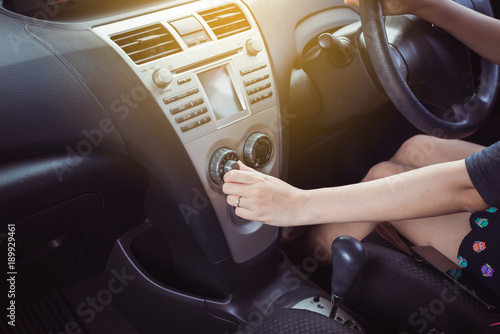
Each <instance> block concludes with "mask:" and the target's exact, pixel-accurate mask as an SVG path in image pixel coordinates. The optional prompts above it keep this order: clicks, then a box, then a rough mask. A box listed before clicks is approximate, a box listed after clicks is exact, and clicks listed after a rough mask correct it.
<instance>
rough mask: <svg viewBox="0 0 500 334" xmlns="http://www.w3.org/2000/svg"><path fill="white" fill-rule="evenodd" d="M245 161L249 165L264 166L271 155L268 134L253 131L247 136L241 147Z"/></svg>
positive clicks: (271, 149)
mask: <svg viewBox="0 0 500 334" xmlns="http://www.w3.org/2000/svg"><path fill="white" fill-rule="evenodd" d="M243 155H244V157H245V163H246V164H247V165H248V166H250V167H254V168H256V167H264V166H265V165H267V164H268V163H269V161H271V158H272V157H273V142H272V141H271V138H269V136H268V135H266V134H263V133H258V132H256V133H253V134H251V135H250V137H248V138H247V140H246V142H245V147H244V148H243Z"/></svg>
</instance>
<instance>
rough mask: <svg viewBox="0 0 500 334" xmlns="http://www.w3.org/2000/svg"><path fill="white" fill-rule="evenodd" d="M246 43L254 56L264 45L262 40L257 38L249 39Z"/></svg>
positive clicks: (248, 50)
mask: <svg viewBox="0 0 500 334" xmlns="http://www.w3.org/2000/svg"><path fill="white" fill-rule="evenodd" d="M245 45H246V47H247V52H248V53H249V54H250V55H252V56H256V55H257V54H258V53H259V52H261V51H262V49H263V47H264V46H263V45H262V41H261V40H260V39H257V38H251V39H249V40H248V41H247V42H246V44H245Z"/></svg>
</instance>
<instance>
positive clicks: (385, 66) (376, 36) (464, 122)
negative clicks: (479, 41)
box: [360, 0, 499, 139]
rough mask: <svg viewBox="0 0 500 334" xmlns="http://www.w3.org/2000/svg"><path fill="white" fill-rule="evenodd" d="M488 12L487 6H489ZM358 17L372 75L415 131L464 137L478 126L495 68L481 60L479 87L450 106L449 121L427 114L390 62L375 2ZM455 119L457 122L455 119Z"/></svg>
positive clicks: (369, 0)
mask: <svg viewBox="0 0 500 334" xmlns="http://www.w3.org/2000/svg"><path fill="white" fill-rule="evenodd" d="M490 10H491V7H490ZM360 16H361V24H362V29H363V34H364V37H365V43H366V48H367V51H368V55H369V57H370V60H371V62H372V66H373V68H374V70H375V73H376V75H377V76H378V79H379V81H380V83H381V85H382V86H383V87H384V89H385V91H386V93H387V95H388V96H389V98H390V99H391V101H392V102H393V104H394V105H395V107H396V108H397V109H398V110H399V111H400V112H401V114H402V115H403V116H404V117H405V118H406V119H408V121H410V123H412V124H413V125H414V126H415V127H416V128H418V129H419V130H421V131H422V132H424V133H426V134H429V135H432V136H435V137H440V138H450V139H455V138H464V137H466V136H468V135H470V134H472V133H474V132H475V131H476V130H477V129H479V127H480V126H481V125H482V123H483V121H484V120H485V119H486V117H487V116H488V114H489V113H490V111H491V110H492V107H493V105H494V102H495V99H496V95H497V92H498V84H497V82H498V77H499V66H498V65H497V64H494V63H492V62H490V61H488V60H486V59H482V60H481V74H480V78H481V80H480V84H479V86H478V88H477V90H476V92H475V94H474V96H472V97H471V98H470V99H469V100H467V101H466V102H465V103H464V104H462V105H453V106H450V109H449V112H450V114H451V115H453V120H451V117H450V120H446V119H441V118H439V117H437V116H435V115H434V114H433V113H432V112H431V111H429V110H428V109H427V108H426V107H425V106H424V105H423V104H422V103H421V102H420V101H419V100H418V99H417V98H416V97H415V94H414V93H413V92H412V91H411V89H410V87H409V85H408V83H407V82H406V78H404V77H403V75H402V74H401V73H400V68H399V67H398V66H397V64H396V62H395V61H394V59H393V57H392V54H391V50H390V46H389V42H388V39H387V34H386V31H385V23H384V18H383V12H382V5H381V3H380V1H379V0H362V1H361V2H360ZM457 118H458V120H457Z"/></svg>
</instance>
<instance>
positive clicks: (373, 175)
mask: <svg viewBox="0 0 500 334" xmlns="http://www.w3.org/2000/svg"><path fill="white" fill-rule="evenodd" d="M410 169H411V168H408V167H407V166H404V165H400V164H397V163H394V162H391V161H383V162H380V163H378V164H376V165H374V166H373V167H372V168H370V170H369V171H368V173H367V174H366V176H365V178H364V179H363V181H370V180H377V179H381V178H384V177H388V176H392V175H396V174H399V173H403V172H407V171H408V170H410Z"/></svg>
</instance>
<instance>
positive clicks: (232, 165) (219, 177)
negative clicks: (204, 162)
mask: <svg viewBox="0 0 500 334" xmlns="http://www.w3.org/2000/svg"><path fill="white" fill-rule="evenodd" d="M238 160H240V159H239V157H238V153H236V152H235V151H234V150H232V149H230V148H227V147H222V148H219V149H218V150H217V151H215V153H214V154H212V158H210V166H209V167H208V169H209V173H210V177H211V178H212V181H214V182H215V183H217V184H221V183H223V182H224V175H226V173H227V172H229V171H230V170H233V169H239V167H238Z"/></svg>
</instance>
